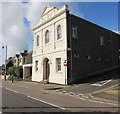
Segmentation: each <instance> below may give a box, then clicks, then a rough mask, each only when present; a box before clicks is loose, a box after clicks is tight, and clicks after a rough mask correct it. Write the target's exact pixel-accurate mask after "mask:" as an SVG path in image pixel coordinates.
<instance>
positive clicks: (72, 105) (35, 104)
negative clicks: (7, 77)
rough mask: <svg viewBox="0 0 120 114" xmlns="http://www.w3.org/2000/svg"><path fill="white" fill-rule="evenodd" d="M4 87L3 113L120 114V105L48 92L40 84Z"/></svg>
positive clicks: (15, 84)
mask: <svg viewBox="0 0 120 114" xmlns="http://www.w3.org/2000/svg"><path fill="white" fill-rule="evenodd" d="M2 85H3V109H4V110H3V111H7V110H8V111H9V110H12V111H15V110H18V111H19V110H20V111H21V110H24V111H30V112H31V111H48V112H51V111H52V112H53V111H68V112H106V111H107V112H118V105H115V104H110V103H104V102H99V101H94V100H88V99H83V98H80V97H78V96H70V95H68V94H62V93H59V92H55V91H47V90H45V87H46V86H47V85H40V84H39V83H33V82H31V83H29V82H28V83H26V82H22V81H21V82H14V83H11V82H9V81H6V82H4V81H3V84H2ZM53 86H55V85H53ZM47 88H48V87H47ZM8 92H9V93H8ZM15 96H16V97H15ZM28 96H29V97H28ZM9 97H10V98H9ZM16 101H17V102H16ZM11 103H12V105H11ZM42 106H43V107H42ZM6 107H7V108H6ZM14 107H15V108H14ZM45 107H49V108H45ZM56 107H57V108H56Z"/></svg>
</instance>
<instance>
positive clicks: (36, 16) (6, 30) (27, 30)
mask: <svg viewBox="0 0 120 114" xmlns="http://www.w3.org/2000/svg"><path fill="white" fill-rule="evenodd" d="M13 1H14V0H13ZM64 4H65V3H52V2H49V3H48V2H33V0H31V2H28V0H22V1H20V2H3V3H2V16H1V17H2V35H0V36H2V42H3V44H2V45H7V46H8V57H9V56H14V55H15V54H16V53H19V52H20V51H23V50H26V49H29V48H30V49H31V50H32V43H33V42H32V40H33V31H32V29H33V27H34V25H35V24H38V22H39V20H40V17H41V13H42V12H43V10H44V8H45V7H46V6H48V5H53V6H56V7H58V8H60V7H62V6H63V5H64ZM67 4H68V5H69V6H70V7H69V8H70V9H71V10H72V13H75V14H76V15H80V16H81V17H83V16H84V15H83V13H81V12H80V11H78V12H76V11H75V10H76V9H74V8H73V6H74V5H75V4H74V5H73V4H72V3H68V2H67ZM74 7H75V8H77V7H79V6H78V5H75V6H74Z"/></svg>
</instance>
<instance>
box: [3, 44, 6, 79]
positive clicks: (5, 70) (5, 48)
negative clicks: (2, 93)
mask: <svg viewBox="0 0 120 114" xmlns="http://www.w3.org/2000/svg"><path fill="white" fill-rule="evenodd" d="M2 48H3V49H4V48H5V73H4V79H5V81H6V74H7V69H6V64H7V45H6V46H3V47H2Z"/></svg>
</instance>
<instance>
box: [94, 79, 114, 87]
mask: <svg viewBox="0 0 120 114" xmlns="http://www.w3.org/2000/svg"><path fill="white" fill-rule="evenodd" d="M111 81H112V80H107V81H101V82H98V83H95V84H92V86H99V87H101V86H103V85H105V84H107V83H109V82H111ZM100 83H101V84H100Z"/></svg>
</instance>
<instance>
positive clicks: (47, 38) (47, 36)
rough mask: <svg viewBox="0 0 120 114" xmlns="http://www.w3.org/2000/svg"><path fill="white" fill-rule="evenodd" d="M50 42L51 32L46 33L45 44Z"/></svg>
mask: <svg viewBox="0 0 120 114" xmlns="http://www.w3.org/2000/svg"><path fill="white" fill-rule="evenodd" d="M48 42H49V30H47V31H46V33H45V44H47V43H48Z"/></svg>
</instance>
